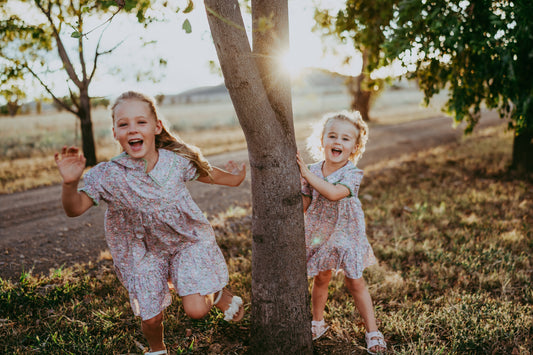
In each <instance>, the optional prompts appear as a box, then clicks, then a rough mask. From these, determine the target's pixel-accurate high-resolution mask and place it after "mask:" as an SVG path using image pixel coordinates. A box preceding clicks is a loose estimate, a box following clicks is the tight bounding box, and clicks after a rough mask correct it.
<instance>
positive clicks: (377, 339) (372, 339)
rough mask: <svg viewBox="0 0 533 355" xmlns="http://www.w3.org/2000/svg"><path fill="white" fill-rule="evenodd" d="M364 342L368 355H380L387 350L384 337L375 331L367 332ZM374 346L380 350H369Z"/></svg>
mask: <svg viewBox="0 0 533 355" xmlns="http://www.w3.org/2000/svg"><path fill="white" fill-rule="evenodd" d="M365 340H366V351H367V352H368V353H369V354H373V355H375V354H382V353H384V352H385V351H386V350H387V343H386V342H385V337H384V336H383V334H382V333H381V332H380V331H379V330H377V331H375V332H369V333H366V334H365ZM376 346H379V347H381V350H377V351H373V350H370V349H372V348H374V347H376Z"/></svg>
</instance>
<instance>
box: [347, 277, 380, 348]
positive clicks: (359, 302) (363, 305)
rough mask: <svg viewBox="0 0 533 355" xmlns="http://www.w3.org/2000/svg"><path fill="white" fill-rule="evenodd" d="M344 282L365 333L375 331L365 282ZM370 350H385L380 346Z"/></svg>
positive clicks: (374, 318)
mask: <svg viewBox="0 0 533 355" xmlns="http://www.w3.org/2000/svg"><path fill="white" fill-rule="evenodd" d="M345 282H346V287H347V288H348V291H349V292H350V294H351V295H352V297H353V299H354V301H355V306H356V307H357V310H358V311H359V314H361V317H362V318H363V321H364V322H365V328H366V331H367V333H370V332H374V331H377V330H378V326H377V324H376V316H375V315H374V306H373V304H372V298H371V297H370V293H369V292H368V289H367V287H366V283H365V280H364V279H363V278H362V277H361V278H359V279H350V278H349V277H346V278H345ZM370 350H371V351H383V350H385V349H384V348H381V347H380V346H375V347H373V348H372V349H370Z"/></svg>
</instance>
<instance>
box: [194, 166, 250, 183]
mask: <svg viewBox="0 0 533 355" xmlns="http://www.w3.org/2000/svg"><path fill="white" fill-rule="evenodd" d="M245 177H246V166H245V164H244V163H242V164H240V165H238V164H237V163H235V162H234V161H233V160H230V161H229V162H228V163H227V164H226V166H225V170H223V169H220V168H217V167H216V166H214V167H213V170H211V177H209V176H202V177H199V178H198V181H200V182H205V183H208V184H217V185H226V186H239V185H240V184H241V183H242V182H243V180H244V178H245Z"/></svg>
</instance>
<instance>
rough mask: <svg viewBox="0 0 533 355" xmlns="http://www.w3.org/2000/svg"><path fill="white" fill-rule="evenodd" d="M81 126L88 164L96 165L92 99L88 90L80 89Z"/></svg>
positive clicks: (84, 153)
mask: <svg viewBox="0 0 533 355" xmlns="http://www.w3.org/2000/svg"><path fill="white" fill-rule="evenodd" d="M78 117H79V119H80V126H81V141H82V149H83V155H84V156H85V159H87V162H86V163H85V165H86V166H94V165H96V163H97V161H96V149H95V146H94V135H93V123H92V120H91V99H90V98H89V93H88V90H80V107H79V111H78Z"/></svg>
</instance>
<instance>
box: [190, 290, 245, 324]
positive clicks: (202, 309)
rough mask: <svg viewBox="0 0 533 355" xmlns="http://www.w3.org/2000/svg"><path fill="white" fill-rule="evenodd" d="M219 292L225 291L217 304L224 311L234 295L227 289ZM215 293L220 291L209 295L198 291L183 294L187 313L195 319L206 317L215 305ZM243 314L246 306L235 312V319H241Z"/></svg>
mask: <svg viewBox="0 0 533 355" xmlns="http://www.w3.org/2000/svg"><path fill="white" fill-rule="evenodd" d="M219 292H223V293H222V296H221V298H220V301H219V302H218V303H217V304H216V307H217V308H218V309H220V310H221V311H223V312H224V311H225V310H227V309H228V307H229V305H230V303H231V301H232V297H233V295H232V294H231V292H229V291H228V290H226V289H223V290H221V291H219ZM215 295H217V296H218V292H217V293H216V294H211V295H207V296H202V295H200V294H199V293H196V294H194V295H188V296H183V298H182V303H183V308H184V309H185V313H186V314H187V315H188V316H189V317H191V318H194V319H201V318H203V317H205V315H206V314H207V313H209V311H210V310H211V307H213V303H214V298H215ZM243 316H244V308H241V309H240V310H239V312H237V313H236V314H235V316H234V317H233V320H234V321H239V320H241V319H242V317H243Z"/></svg>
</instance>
